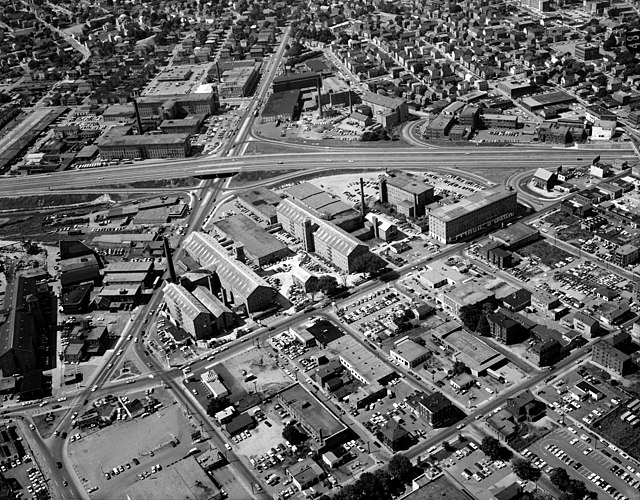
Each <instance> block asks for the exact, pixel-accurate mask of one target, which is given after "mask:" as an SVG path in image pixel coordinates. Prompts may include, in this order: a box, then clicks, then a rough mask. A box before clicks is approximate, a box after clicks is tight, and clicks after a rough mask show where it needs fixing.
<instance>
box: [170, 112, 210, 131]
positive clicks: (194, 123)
mask: <svg viewBox="0 0 640 500" xmlns="http://www.w3.org/2000/svg"><path fill="white" fill-rule="evenodd" d="M204 119H205V115H189V116H187V117H186V118H176V119H171V120H162V123H160V127H159V128H160V130H162V133H163V134H189V135H193V134H197V133H198V131H199V130H200V127H202V124H203V122H204Z"/></svg>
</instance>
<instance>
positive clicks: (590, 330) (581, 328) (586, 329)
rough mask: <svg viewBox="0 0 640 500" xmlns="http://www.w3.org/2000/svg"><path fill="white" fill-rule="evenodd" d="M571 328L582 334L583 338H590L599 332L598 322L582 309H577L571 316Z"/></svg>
mask: <svg viewBox="0 0 640 500" xmlns="http://www.w3.org/2000/svg"><path fill="white" fill-rule="evenodd" d="M573 329H574V330H575V331H577V332H579V333H580V334H582V336H583V337H584V338H586V339H592V338H594V337H596V336H597V335H598V333H599V332H600V322H599V321H598V320H597V319H595V318H592V317H591V316H587V315H586V314H585V313H583V312H582V311H578V312H577V313H576V315H575V316H574V317H573Z"/></svg>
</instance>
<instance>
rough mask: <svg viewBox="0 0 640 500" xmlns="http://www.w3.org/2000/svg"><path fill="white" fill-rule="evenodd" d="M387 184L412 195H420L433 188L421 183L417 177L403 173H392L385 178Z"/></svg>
mask: <svg viewBox="0 0 640 500" xmlns="http://www.w3.org/2000/svg"><path fill="white" fill-rule="evenodd" d="M386 180H387V184H390V185H391V186H395V187H397V188H400V189H402V190H403V191H407V192H408V193H412V194H422V193H426V192H427V191H431V190H433V186H431V185H430V184H427V183H425V182H422V181H421V180H420V179H418V178H417V177H414V176H412V175H408V174H405V173H404V172H392V175H389V176H388V177H386Z"/></svg>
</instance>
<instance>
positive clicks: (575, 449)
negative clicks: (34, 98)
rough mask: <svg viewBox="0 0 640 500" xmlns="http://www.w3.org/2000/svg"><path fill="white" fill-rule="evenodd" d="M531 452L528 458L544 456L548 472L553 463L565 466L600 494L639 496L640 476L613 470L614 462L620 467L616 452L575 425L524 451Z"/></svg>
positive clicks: (614, 496)
mask: <svg viewBox="0 0 640 500" xmlns="http://www.w3.org/2000/svg"><path fill="white" fill-rule="evenodd" d="M587 440H588V441H587ZM529 453H531V454H533V455H535V456H533V455H529V456H528V457H527V458H530V459H531V458H533V460H534V461H536V457H537V462H538V464H540V462H539V460H544V463H543V464H540V465H542V467H541V468H542V469H543V470H544V471H545V472H546V473H549V472H551V470H552V468H553V467H563V468H565V469H566V470H567V472H568V473H569V474H570V475H571V476H572V477H574V478H575V479H579V480H581V481H584V483H585V484H586V486H587V488H589V489H590V490H592V491H595V492H596V493H598V495H599V497H600V498H614V499H616V500H624V498H628V499H635V498H637V486H638V484H640V481H639V482H638V483H635V481H636V480H638V478H633V476H632V473H631V472H630V471H624V472H621V475H620V476H618V475H617V474H616V473H615V472H613V470H616V469H614V466H615V467H616V468H619V469H621V467H620V466H619V465H618V464H616V462H615V461H614V460H613V457H615V455H616V454H615V453H613V452H612V450H610V449H608V448H607V447H606V446H605V445H603V444H601V443H599V442H597V441H596V440H595V439H594V438H593V436H591V435H590V434H589V433H588V432H585V431H584V430H580V429H578V428H576V427H574V426H568V427H567V428H562V429H558V430H556V431H554V432H552V433H550V434H548V435H547V436H545V437H544V438H543V439H541V440H540V441H537V442H536V443H534V444H533V445H532V446H530V447H529V450H524V451H523V454H525V455H528V454H529ZM609 455H611V457H610V456H609ZM615 458H616V459H617V457H615ZM618 460H619V459H618ZM612 469H613V470H612ZM622 470H624V469H622ZM622 474H628V479H629V481H627V480H625V478H622V477H621V476H622Z"/></svg>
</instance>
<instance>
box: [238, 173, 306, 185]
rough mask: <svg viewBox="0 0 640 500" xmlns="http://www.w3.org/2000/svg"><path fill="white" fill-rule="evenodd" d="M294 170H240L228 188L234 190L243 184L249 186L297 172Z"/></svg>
mask: <svg viewBox="0 0 640 500" xmlns="http://www.w3.org/2000/svg"><path fill="white" fill-rule="evenodd" d="M297 171H298V170H296V169H287V170H242V171H241V172H240V173H238V174H237V175H235V176H233V179H231V184H230V185H229V187H231V188H236V187H239V186H243V185H244V184H250V183H253V182H258V181H264V180H267V179H272V178H274V177H279V176H281V175H285V174H290V173H293V172H297Z"/></svg>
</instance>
